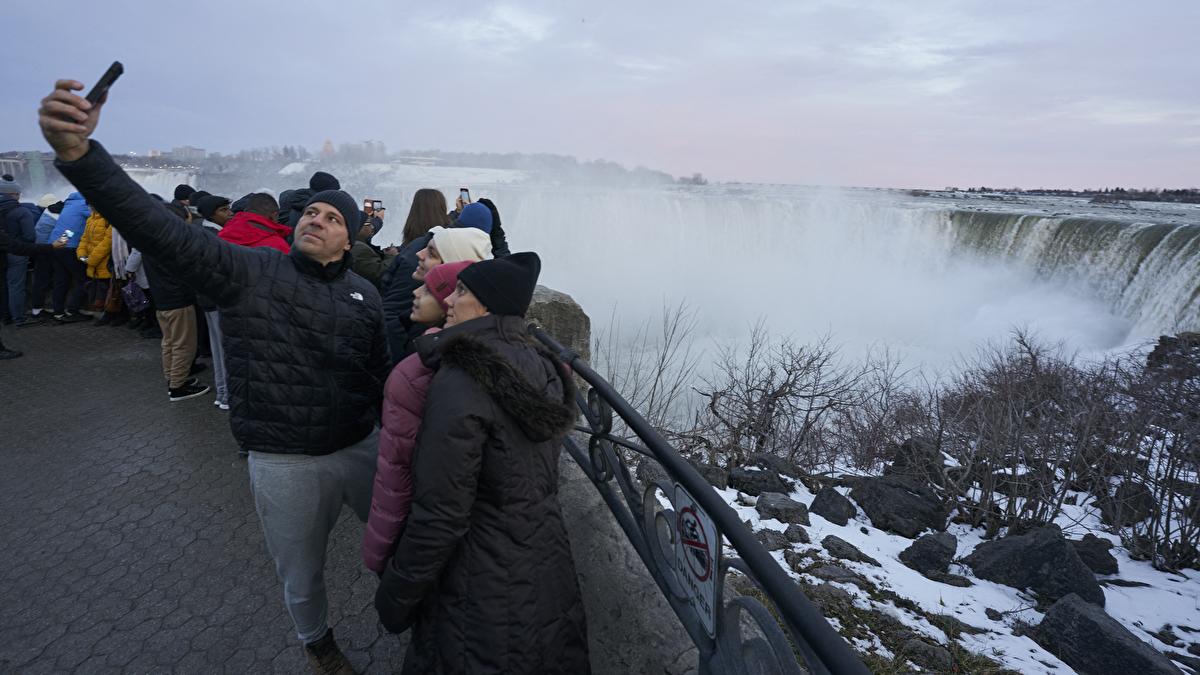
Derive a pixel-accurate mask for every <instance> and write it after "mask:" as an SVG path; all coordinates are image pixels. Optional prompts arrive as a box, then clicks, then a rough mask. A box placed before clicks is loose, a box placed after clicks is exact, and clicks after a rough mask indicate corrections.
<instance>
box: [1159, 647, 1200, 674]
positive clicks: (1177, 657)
mask: <svg viewBox="0 0 1200 675" xmlns="http://www.w3.org/2000/svg"><path fill="white" fill-rule="evenodd" d="M1167 656H1169V657H1171V660H1172V661H1174V662H1176V663H1182V664H1183V665H1185V666H1187V667H1188V668H1190V669H1191V671H1192V672H1193V673H1200V659H1198V658H1196V657H1194V656H1184V655H1183V654H1177V653H1175V652H1169V653H1168V654H1167Z"/></svg>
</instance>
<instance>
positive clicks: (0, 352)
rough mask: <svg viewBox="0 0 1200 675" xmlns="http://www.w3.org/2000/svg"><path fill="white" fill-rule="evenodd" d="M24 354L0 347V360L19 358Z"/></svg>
mask: <svg viewBox="0 0 1200 675" xmlns="http://www.w3.org/2000/svg"><path fill="white" fill-rule="evenodd" d="M22 356H24V354H22V353H21V352H19V351H17V350H15V349H0V361H8V360H9V359H19V358H21V357H22Z"/></svg>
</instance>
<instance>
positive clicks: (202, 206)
mask: <svg viewBox="0 0 1200 675" xmlns="http://www.w3.org/2000/svg"><path fill="white" fill-rule="evenodd" d="M228 204H229V200H228V199H227V198H225V197H218V196H217V195H207V196H205V197H202V198H201V199H200V201H199V202H197V203H196V210H197V211H199V212H200V215H202V216H204V217H205V218H212V216H213V214H214V213H216V212H217V209H219V208H221V207H222V206H226V205H228Z"/></svg>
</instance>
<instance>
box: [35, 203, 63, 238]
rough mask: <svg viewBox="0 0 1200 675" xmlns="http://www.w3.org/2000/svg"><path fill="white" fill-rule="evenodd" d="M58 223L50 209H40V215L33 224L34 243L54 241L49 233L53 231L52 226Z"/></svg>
mask: <svg viewBox="0 0 1200 675" xmlns="http://www.w3.org/2000/svg"><path fill="white" fill-rule="evenodd" d="M55 225H58V218H55V217H54V214H53V213H50V211H48V210H47V211H42V217H41V218H38V221H37V224H35V225H34V226H33V233H34V235H35V237H36V239H34V243H37V244H49V243H50V242H51V241H54V240H53V239H51V238H50V233H51V232H53V231H54V226H55Z"/></svg>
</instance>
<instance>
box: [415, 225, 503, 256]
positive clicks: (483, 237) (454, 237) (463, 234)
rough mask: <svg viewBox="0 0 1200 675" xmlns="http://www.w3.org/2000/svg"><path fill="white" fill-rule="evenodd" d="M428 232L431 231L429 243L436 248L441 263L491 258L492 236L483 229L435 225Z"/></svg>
mask: <svg viewBox="0 0 1200 675" xmlns="http://www.w3.org/2000/svg"><path fill="white" fill-rule="evenodd" d="M430 232H433V239H432V240H430V244H431V245H432V246H433V247H434V248H436V249H437V252H438V257H440V258H441V259H442V262H443V263H453V262H462V261H464V260H470V261H473V262H479V261H480V260H491V259H492V237H491V235H489V234H488V233H487V232H484V231H483V230H480V229H477V228H474V227H455V228H451V229H445V228H440V227H435V228H433V229H431V230H430Z"/></svg>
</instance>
